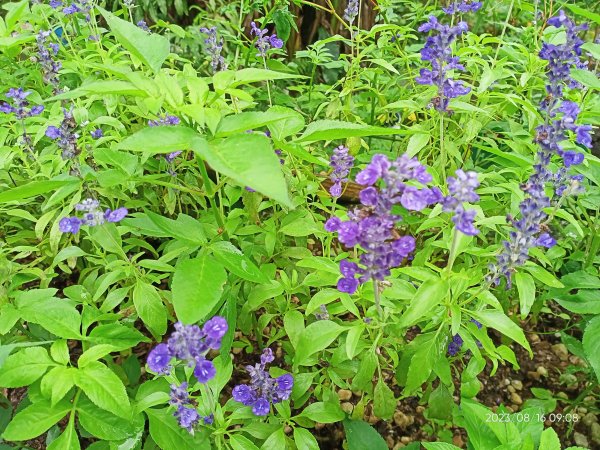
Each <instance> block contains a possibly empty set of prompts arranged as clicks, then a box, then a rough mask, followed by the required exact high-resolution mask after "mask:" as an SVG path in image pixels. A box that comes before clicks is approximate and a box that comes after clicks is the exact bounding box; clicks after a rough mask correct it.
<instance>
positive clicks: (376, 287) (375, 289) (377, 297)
mask: <svg viewBox="0 0 600 450" xmlns="http://www.w3.org/2000/svg"><path fill="white" fill-rule="evenodd" d="M373 296H374V297H375V308H376V309H377V314H379V318H380V319H382V318H383V314H382V313H383V311H382V309H381V294H380V293H379V283H378V282H377V280H375V279H373Z"/></svg>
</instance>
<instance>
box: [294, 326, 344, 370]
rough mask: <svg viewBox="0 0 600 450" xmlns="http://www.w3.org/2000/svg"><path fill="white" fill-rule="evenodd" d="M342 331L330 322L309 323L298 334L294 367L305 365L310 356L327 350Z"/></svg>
mask: <svg viewBox="0 0 600 450" xmlns="http://www.w3.org/2000/svg"><path fill="white" fill-rule="evenodd" d="M344 329H345V328H344V327H342V326H340V325H338V324H337V323H335V322H332V321H331V320H319V321H317V322H313V323H311V324H310V325H309V326H307V327H306V328H305V329H304V330H302V332H301V334H300V338H299V339H298V348H297V349H296V354H295V355H294V365H296V366H303V365H306V364H307V363H308V361H309V359H310V357H311V356H312V355H314V354H315V353H317V352H320V351H321V350H324V349H325V348H327V347H328V346H329V344H331V343H332V342H333V341H335V340H336V339H337V337H338V336H339V335H340V333H341V332H342V331H344Z"/></svg>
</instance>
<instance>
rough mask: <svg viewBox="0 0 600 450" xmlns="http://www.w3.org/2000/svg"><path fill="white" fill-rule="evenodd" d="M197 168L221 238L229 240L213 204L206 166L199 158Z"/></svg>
mask: <svg viewBox="0 0 600 450" xmlns="http://www.w3.org/2000/svg"><path fill="white" fill-rule="evenodd" d="M197 161H198V166H200V173H201V174H202V180H203V181H204V187H205V189H206V195H207V196H208V202H209V203H210V208H211V209H212V211H213V214H214V216H215V219H216V221H217V224H218V225H219V228H220V229H221V230H223V237H224V238H225V239H229V236H228V235H227V230H226V229H225V223H224V222H223V217H222V216H221V212H220V211H219V208H218V207H217V203H216V202H215V192H214V190H213V185H212V182H211V181H210V178H209V177H208V171H207V170H206V166H205V165H204V160H203V159H201V158H198V159H197Z"/></svg>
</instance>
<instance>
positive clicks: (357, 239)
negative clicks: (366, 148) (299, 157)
mask: <svg viewBox="0 0 600 450" xmlns="http://www.w3.org/2000/svg"><path fill="white" fill-rule="evenodd" d="M431 181H432V177H431V175H430V174H429V173H427V171H426V169H425V167H424V166H423V165H421V164H420V163H419V161H418V160H417V159H416V158H410V157H409V156H408V155H406V154H404V155H402V156H401V157H399V158H397V159H396V160H395V161H390V160H389V159H388V158H387V156H385V155H375V156H373V159H372V160H371V162H370V163H369V164H368V165H367V167H366V168H365V169H364V170H363V171H361V172H360V173H359V174H358V175H357V176H356V182H357V183H358V184H361V185H363V186H367V187H366V188H365V189H363V190H362V191H361V192H360V201H361V203H362V205H363V207H362V208H359V209H356V210H354V211H349V212H348V219H349V220H347V221H342V220H340V219H339V218H337V217H332V218H330V219H329V220H327V222H326V223H325V229H326V230H327V231H330V232H334V231H335V232H337V234H338V239H339V241H340V242H341V243H342V244H344V245H345V246H347V247H355V246H359V247H360V248H362V250H363V253H362V254H361V255H360V257H359V264H360V265H359V264H357V263H355V262H351V261H348V260H342V261H341V262H340V272H341V273H342V275H343V277H342V278H341V279H340V280H339V281H338V285H337V287H338V289H339V290H340V291H341V292H346V293H349V294H353V293H354V292H355V291H356V289H357V287H358V285H359V284H362V283H366V282H367V281H369V280H375V281H377V280H383V279H384V278H385V277H386V276H389V275H390V270H391V269H392V268H394V267H398V266H399V265H400V264H401V263H402V261H403V260H404V259H405V258H408V257H409V256H410V254H411V253H412V252H413V250H414V249H415V239H414V238H413V237H412V236H402V237H400V236H399V235H398V233H397V231H396V229H395V226H396V222H398V221H399V220H401V219H402V217H401V216H398V215H395V214H393V213H392V208H393V207H394V206H395V205H398V204H399V205H402V206H403V207H404V208H406V209H407V210H409V211H421V210H423V209H424V208H426V207H428V206H430V205H432V204H434V203H438V202H440V201H442V199H443V196H442V193H441V191H440V190H439V189H438V188H436V187H433V188H428V187H426V184H427V183H430V182H431ZM377 184H383V185H382V186H380V187H379V188H377V187H376V185H377ZM414 184H418V185H420V186H421V187H416V186H415V185H414ZM357 276H358V279H357V278H356V277H357Z"/></svg>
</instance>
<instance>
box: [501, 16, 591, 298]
mask: <svg viewBox="0 0 600 450" xmlns="http://www.w3.org/2000/svg"><path fill="white" fill-rule="evenodd" d="M548 24H549V25H552V26H554V27H557V28H564V31H565V38H566V39H565V41H564V43H562V44H549V43H546V42H544V43H543V44H542V49H541V50H540V53H539V56H540V58H541V59H543V60H546V61H548V65H547V67H546V74H547V77H548V84H547V85H546V92H547V94H548V95H547V96H546V98H545V99H544V100H543V101H542V102H541V104H540V109H541V112H542V113H545V116H546V117H545V121H544V123H543V124H541V125H539V126H538V127H537V128H536V136H535V139H534V141H535V142H536V143H537V144H539V146H540V149H539V151H538V153H537V162H536V164H535V165H534V167H533V168H534V171H533V173H532V174H531V176H530V177H529V179H528V180H527V182H526V183H524V184H523V186H522V190H523V191H524V192H525V194H526V198H525V200H523V201H522V202H521V204H520V205H519V210H520V212H521V218H520V219H518V220H515V219H514V218H513V217H508V222H509V223H510V224H511V225H512V227H513V230H512V231H511V232H510V234H509V239H507V240H505V241H504V242H503V243H502V245H503V249H502V252H501V253H500V255H499V256H498V258H497V262H496V264H493V265H491V266H490V271H491V276H490V281H491V282H493V283H494V284H496V285H498V284H499V283H500V281H501V279H502V278H506V288H507V289H510V288H511V286H512V274H513V273H514V272H515V271H516V269H517V268H518V267H519V266H522V265H523V264H525V262H526V261H527V260H528V259H529V249H531V248H533V247H537V246H542V247H547V248H549V247H552V246H553V245H555V244H556V241H555V239H554V238H553V237H551V236H550V235H548V234H547V233H544V232H543V227H542V224H544V222H545V221H546V220H547V217H548V216H547V215H546V213H545V212H544V211H543V209H544V208H546V207H549V206H551V205H552V204H557V202H558V199H559V198H560V197H561V196H564V195H576V194H579V193H580V192H582V191H583V187H582V186H581V182H582V181H583V177H582V176H581V175H569V173H568V169H569V168H570V167H571V166H573V165H577V164H581V163H582V162H583V160H584V154H583V153H580V152H575V151H571V150H564V148H563V146H562V142H563V141H566V140H568V139H569V138H570V136H572V135H575V140H576V141H577V142H578V143H580V144H582V145H585V146H587V147H589V146H590V145H591V136H590V134H589V131H590V130H591V127H590V126H589V125H577V123H576V122H577V119H578V116H579V113H580V108H579V105H577V104H576V103H575V102H572V101H570V100H568V99H567V98H566V95H565V91H566V89H576V88H579V87H580V85H579V83H577V82H576V81H575V80H574V79H573V78H572V77H571V70H572V69H584V68H585V67H586V66H587V62H585V61H584V60H582V58H581V56H582V49H581V46H582V45H583V40H582V39H581V38H579V36H578V33H579V32H580V31H583V30H586V29H587V25H579V26H578V25H576V24H575V22H573V21H572V20H571V19H570V18H569V17H568V16H567V15H566V14H565V12H564V11H559V13H558V16H556V17H553V18H551V19H550V20H548ZM554 156H558V157H560V158H561V159H562V163H563V167H559V169H558V170H557V171H556V172H555V173H553V172H552V170H551V168H550V167H551V165H550V163H551V160H552V158H553V157H554ZM548 183H552V185H553V187H554V196H553V197H552V198H550V197H548V195H547V194H546V185H547V184H548Z"/></svg>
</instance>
